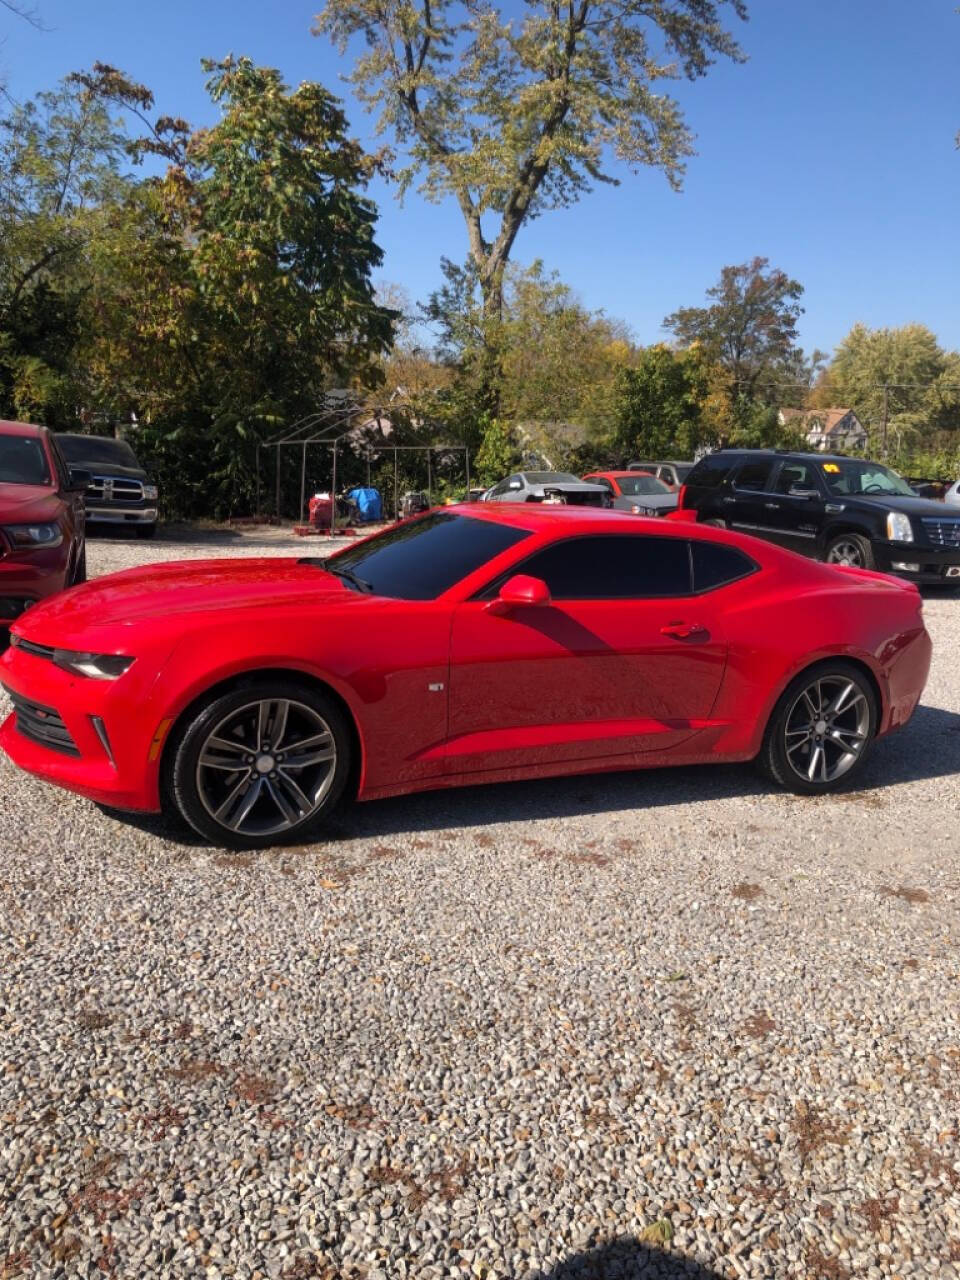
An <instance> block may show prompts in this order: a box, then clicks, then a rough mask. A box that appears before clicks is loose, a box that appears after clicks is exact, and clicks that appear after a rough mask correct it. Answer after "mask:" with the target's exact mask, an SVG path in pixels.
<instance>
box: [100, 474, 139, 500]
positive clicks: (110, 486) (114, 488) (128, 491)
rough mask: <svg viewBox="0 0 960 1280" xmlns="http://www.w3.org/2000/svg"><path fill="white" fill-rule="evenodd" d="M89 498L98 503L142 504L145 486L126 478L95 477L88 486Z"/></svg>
mask: <svg viewBox="0 0 960 1280" xmlns="http://www.w3.org/2000/svg"><path fill="white" fill-rule="evenodd" d="M87 497H88V498H93V499H94V500H95V501H96V502H142V501H143V484H142V482H141V481H140V480H128V479H127V478H126V477H125V476H94V477H93V479H92V480H91V481H90V483H89V484H88V485H87Z"/></svg>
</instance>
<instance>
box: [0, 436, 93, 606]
mask: <svg viewBox="0 0 960 1280" xmlns="http://www.w3.org/2000/svg"><path fill="white" fill-rule="evenodd" d="M88 479H89V475H88V474H87V472H85V471H73V472H71V470H70V468H69V467H68V466H67V464H66V462H65V461H64V459H63V456H62V454H61V453H60V451H59V449H58V448H57V446H56V443H55V440H54V437H53V436H52V435H51V434H50V432H49V431H48V430H47V429H46V427H37V426H32V425H31V424H29V423H25V422H0V629H5V628H6V627H7V626H8V625H9V624H10V623H11V622H13V621H15V620H16V619H17V618H19V617H20V616H21V615H22V614H23V612H24V611H25V610H26V609H29V608H30V606H31V605H33V604H35V603H36V602H37V601H38V600H42V599H45V598H46V597H47V596H50V595H53V594H55V593H56V592H58V591H62V590H63V589H64V587H70V586H74V585H75V584H76V583H79V582H83V581H84V580H85V579H86V576H87V557H86V550H85V545H84V528H83V526H84V513H83V491H84V489H85V488H86V484H87V480H88Z"/></svg>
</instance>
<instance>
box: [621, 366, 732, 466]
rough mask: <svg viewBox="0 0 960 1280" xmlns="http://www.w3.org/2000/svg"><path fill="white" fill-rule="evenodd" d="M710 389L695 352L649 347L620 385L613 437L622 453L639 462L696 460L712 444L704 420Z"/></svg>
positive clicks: (624, 375)
mask: <svg viewBox="0 0 960 1280" xmlns="http://www.w3.org/2000/svg"><path fill="white" fill-rule="evenodd" d="M709 390H710V378H709V370H708V368H707V366H706V363H705V361H704V359H703V356H702V354H701V352H700V351H698V350H697V349H696V348H691V349H690V350H689V351H672V350H671V349H670V348H669V347H668V346H665V345H663V344H660V345H658V346H653V347H647V348H645V349H644V350H643V351H641V352H640V354H639V356H638V357H637V360H636V364H635V365H634V367H633V368H631V369H623V370H622V371H621V373H620V375H619V378H618V380H617V403H616V428H615V437H614V438H615V442H616V445H617V447H618V449H619V450H620V452H621V453H622V454H630V455H632V456H633V457H640V458H643V457H646V458H672V457H677V458H690V457H692V456H693V454H694V452H695V451H696V449H697V448H698V446H700V445H701V444H703V443H705V442H707V440H709V439H710V434H711V433H710V432H709V429H708V427H707V424H706V423H705V422H704V417H703V408H704V404H705V402H706V401H707V397H708V394H709ZM626 460H627V459H626V458H624V461H626Z"/></svg>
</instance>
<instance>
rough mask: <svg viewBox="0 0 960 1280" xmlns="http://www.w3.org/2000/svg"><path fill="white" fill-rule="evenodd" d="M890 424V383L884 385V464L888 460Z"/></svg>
mask: <svg viewBox="0 0 960 1280" xmlns="http://www.w3.org/2000/svg"><path fill="white" fill-rule="evenodd" d="M889 422H890V384H889V383H888V382H885V383H884V384H883V444H882V453H883V460H884V462H886V460H887V427H888V425H889Z"/></svg>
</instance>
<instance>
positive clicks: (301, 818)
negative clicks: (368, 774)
mask: <svg viewBox="0 0 960 1280" xmlns="http://www.w3.org/2000/svg"><path fill="white" fill-rule="evenodd" d="M351 757H352V741H351V733H350V728H349V725H348V723H347V720H346V717H345V716H344V713H343V712H342V711H341V709H340V707H339V706H338V705H337V703H336V702H335V701H334V700H333V699H332V698H331V697H329V696H327V695H326V694H324V693H323V692H321V691H320V690H317V689H313V688H310V687H309V686H307V685H302V684H300V683H298V682H296V681H293V680H291V681H286V680H270V681H264V682H263V683H253V684H248V685H245V686H244V687H242V688H239V689H233V690H231V691H229V692H227V693H221V694H214V695H212V696H211V697H210V698H209V699H208V700H207V701H206V702H205V703H203V704H201V705H200V706H198V707H197V708H196V709H195V710H194V711H193V712H191V713H190V715H189V719H188V721H187V722H186V723H185V724H184V725H183V726H182V727H181V728H180V730H179V733H178V736H177V738H176V740H175V741H174V743H173V744H172V746H171V756H170V764H169V769H168V777H167V793H168V796H169V797H170V798H172V800H173V803H174V804H175V806H176V808H177V809H178V810H179V812H180V814H181V815H182V817H183V818H185V819H186V821H187V822H188V823H189V824H190V826H191V827H193V829H194V830H195V831H197V832H198V833H199V834H200V835H202V836H204V837H205V838H206V839H208V840H211V841H213V842H214V843H215V844H219V845H225V846H227V847H229V848H236V849H256V848H261V847H265V846H267V845H272V844H280V843H285V842H287V841H289V840H291V839H295V838H298V837H299V838H301V839H302V838H303V837H304V836H306V835H307V834H308V833H309V832H310V831H311V830H312V829H313V828H314V827H315V826H317V825H318V824H319V822H320V821H321V820H322V818H323V817H324V815H325V814H327V813H329V811H330V810H331V809H332V808H333V807H334V805H335V804H336V803H337V801H338V800H339V799H340V797H341V796H342V794H343V790H344V787H345V786H346V782H347V778H348V777H349V774H350V765H351Z"/></svg>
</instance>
